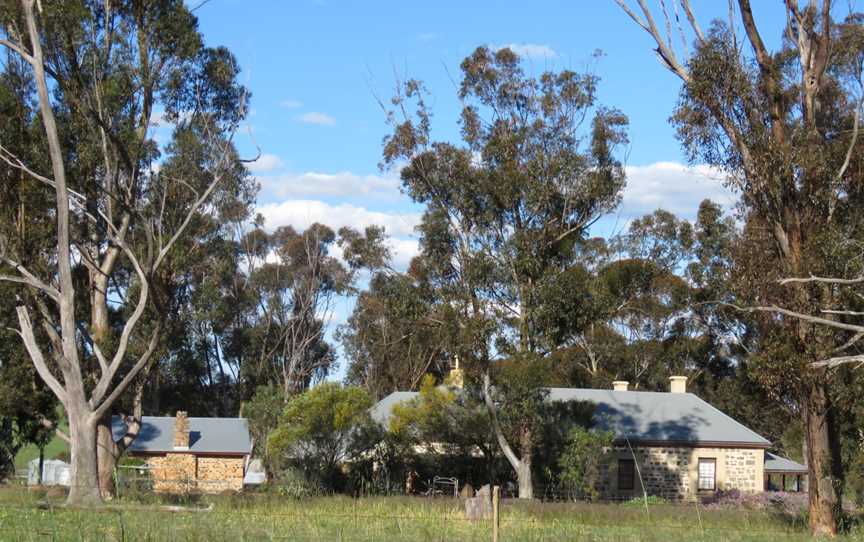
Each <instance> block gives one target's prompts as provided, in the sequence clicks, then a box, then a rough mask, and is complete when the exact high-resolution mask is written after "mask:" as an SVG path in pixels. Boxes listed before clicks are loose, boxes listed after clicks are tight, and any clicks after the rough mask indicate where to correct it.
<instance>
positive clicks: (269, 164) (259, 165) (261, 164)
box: [248, 153, 283, 173]
mask: <svg viewBox="0 0 864 542" xmlns="http://www.w3.org/2000/svg"><path fill="white" fill-rule="evenodd" d="M282 165H283V164H282V159H281V158H279V157H278V156H276V155H275V154H267V153H264V154H262V155H261V156H259V157H258V158H257V159H256V160H255V161H254V162H251V163H250V164H249V166H248V167H249V171H253V172H255V173H263V172H267V171H273V170H274V169H279V168H281V167H282Z"/></svg>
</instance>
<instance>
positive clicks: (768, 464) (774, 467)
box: [765, 452, 807, 474]
mask: <svg viewBox="0 0 864 542" xmlns="http://www.w3.org/2000/svg"><path fill="white" fill-rule="evenodd" d="M765 472H791V473H795V474H807V467H805V466H804V465H802V464H801V463H797V462H795V461H792V460H791V459H787V458H785V457H781V456H779V455H777V454H772V453H771V452H765Z"/></svg>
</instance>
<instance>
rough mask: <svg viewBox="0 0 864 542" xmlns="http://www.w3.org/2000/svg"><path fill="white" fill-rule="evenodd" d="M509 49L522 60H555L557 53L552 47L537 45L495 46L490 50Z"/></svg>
mask: <svg viewBox="0 0 864 542" xmlns="http://www.w3.org/2000/svg"><path fill="white" fill-rule="evenodd" d="M505 48H506V49H510V50H511V51H513V52H514V53H516V54H517V55H519V56H520V57H522V58H555V57H556V56H558V53H557V52H556V51H555V49H553V48H552V47H550V46H548V45H543V44H539V43H507V44H504V45H495V46H493V47H492V49H494V50H496V51H498V50H499V49H505Z"/></svg>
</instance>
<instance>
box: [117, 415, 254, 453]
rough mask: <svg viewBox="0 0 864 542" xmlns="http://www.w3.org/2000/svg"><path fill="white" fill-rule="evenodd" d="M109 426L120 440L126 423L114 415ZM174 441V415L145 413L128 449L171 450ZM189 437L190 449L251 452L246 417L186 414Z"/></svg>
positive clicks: (144, 451) (212, 451)
mask: <svg viewBox="0 0 864 542" xmlns="http://www.w3.org/2000/svg"><path fill="white" fill-rule="evenodd" d="M111 429H112V431H113V433H114V440H119V439H121V438H122V437H123V435H125V434H126V423H125V422H124V421H123V419H121V418H120V417H119V416H114V417H113V418H112V419H111ZM173 441H174V417H173V416H144V417H142V419H141V431H140V432H139V433H138V437H137V438H136V439H135V440H134V441H133V442H132V445H131V446H130V447H129V451H131V452H139V453H164V452H171V451H174V445H173ZM189 441H190V442H189V450H188V451H189V452H190V453H200V454H230V455H245V454H249V453H251V452H252V439H251V437H250V436H249V424H248V422H247V421H246V418H189Z"/></svg>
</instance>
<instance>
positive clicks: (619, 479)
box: [371, 376, 807, 500]
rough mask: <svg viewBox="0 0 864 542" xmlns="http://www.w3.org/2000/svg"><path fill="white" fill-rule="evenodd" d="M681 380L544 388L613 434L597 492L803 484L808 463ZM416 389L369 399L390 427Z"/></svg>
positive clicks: (615, 496)
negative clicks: (773, 450) (657, 387)
mask: <svg viewBox="0 0 864 542" xmlns="http://www.w3.org/2000/svg"><path fill="white" fill-rule="evenodd" d="M686 385H687V379H686V377H683V376H673V377H670V386H669V391H668V392H647V391H630V390H629V384H628V382H624V381H617V382H614V383H613V389H611V390H608V389H607V390H601V389H582V388H548V389H547V391H548V395H547V400H548V401H553V402H556V401H580V402H586V403H591V404H593V405H594V413H593V424H594V427H595V428H596V429H598V430H605V431H610V432H612V434H613V435H614V441H613V444H612V446H611V448H610V449H607V450H606V453H605V461H603V462H602V465H601V476H600V483H599V487H597V490H598V492H599V494H600V496H601V498H603V499H608V500H626V499H632V498H636V497H641V496H642V495H643V490H644V492H645V493H647V494H648V495H656V496H659V497H663V498H665V499H670V500H679V499H681V500H694V499H700V498H703V497H710V496H711V495H713V494H714V493H715V492H717V491H720V490H733V489H735V490H739V491H741V492H745V493H756V492H761V491H764V490H767V489H773V488H774V486H773V485H772V484H771V483H770V481H771V480H772V476H771V475H772V474H773V475H774V476H773V477H774V478H776V477H777V475H778V474H780V473H786V474H790V475H793V476H795V478H794V479H795V481H796V483H795V488H796V489H797V490H801V489H802V487H801V483H800V482H801V477H800V476H799V475H801V474H804V473H806V471H807V469H806V467H804V466H802V465H799V464H798V463H795V462H794V461H791V460H788V459H785V458H781V457H780V456H777V455H774V454H770V453H768V452H767V449H768V448H770V446H771V443H770V442H769V441H768V440H767V439H765V438H764V437H762V436H761V435H759V434H757V433H756V432H754V431H752V430H750V429H749V428H747V427H745V426H744V425H742V424H741V423H739V422H737V421H735V420H734V419H732V418H731V417H729V416H727V415H726V414H724V413H723V412H721V411H720V410H718V409H716V408H714V407H713V406H712V405H710V404H709V403H707V402H706V401H704V400H702V399H701V398H699V397H698V396H696V395H694V394H692V393H688V392H687V389H686ZM416 395H417V394H416V393H414V392H395V393H393V394H391V395H389V396H387V397H385V398H384V399H382V400H381V401H380V402H378V403H377V404H376V405H375V406H373V408H372V411H371V414H372V417H373V418H374V419H376V420H377V421H378V422H379V423H381V424H382V425H385V426H387V425H388V424H389V419H390V415H391V414H392V410H393V407H394V406H395V405H396V404H398V403H401V402H402V401H407V400H409V399H411V398H413V397H415V396H416ZM778 469H781V470H778ZM785 483H786V479H785V478H784V479H783V484H784V485H785Z"/></svg>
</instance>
